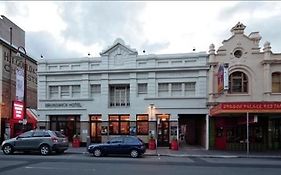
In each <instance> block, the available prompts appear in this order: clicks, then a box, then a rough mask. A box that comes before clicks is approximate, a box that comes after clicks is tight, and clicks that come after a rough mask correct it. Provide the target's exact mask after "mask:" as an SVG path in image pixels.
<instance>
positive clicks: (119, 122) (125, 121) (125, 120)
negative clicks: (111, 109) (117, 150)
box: [109, 115, 130, 135]
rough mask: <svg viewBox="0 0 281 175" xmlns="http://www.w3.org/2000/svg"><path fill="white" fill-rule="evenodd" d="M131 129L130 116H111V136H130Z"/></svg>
mask: <svg viewBox="0 0 281 175" xmlns="http://www.w3.org/2000/svg"><path fill="white" fill-rule="evenodd" d="M129 129H130V116H129V115H111V116H109V134H111V135H128V134H129Z"/></svg>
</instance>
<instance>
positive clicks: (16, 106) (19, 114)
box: [13, 101, 23, 120]
mask: <svg viewBox="0 0 281 175" xmlns="http://www.w3.org/2000/svg"><path fill="white" fill-rule="evenodd" d="M13 113H14V115H13V118H14V119H16V120H22V119H23V102H21V101H14V102H13Z"/></svg>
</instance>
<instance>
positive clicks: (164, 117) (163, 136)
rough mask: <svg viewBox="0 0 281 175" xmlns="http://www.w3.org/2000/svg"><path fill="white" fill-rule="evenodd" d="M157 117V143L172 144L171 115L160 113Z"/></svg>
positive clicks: (160, 144)
mask: <svg viewBox="0 0 281 175" xmlns="http://www.w3.org/2000/svg"><path fill="white" fill-rule="evenodd" d="M156 117H157V131H158V132H157V133H158V135H157V144H158V146H169V144H170V139H169V137H170V135H169V133H170V132H169V128H170V123H169V120H170V115H168V114H160V115H158V114H157V115H156Z"/></svg>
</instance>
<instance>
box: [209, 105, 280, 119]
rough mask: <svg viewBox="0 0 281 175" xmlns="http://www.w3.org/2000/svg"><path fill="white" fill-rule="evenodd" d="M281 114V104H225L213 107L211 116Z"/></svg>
mask: <svg viewBox="0 0 281 175" xmlns="http://www.w3.org/2000/svg"><path fill="white" fill-rule="evenodd" d="M247 112H249V113H266V112H272V113H281V102H232V103H231V102H229V103H228V102H225V103H220V104H219V105H217V106H215V107H213V108H212V109H211V110H210V115H211V116H214V115H219V114H224V113H228V114H230V113H247Z"/></svg>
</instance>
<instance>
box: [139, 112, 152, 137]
mask: <svg viewBox="0 0 281 175" xmlns="http://www.w3.org/2000/svg"><path fill="white" fill-rule="evenodd" d="M148 128H149V123H148V115H147V114H144V115H137V135H148Z"/></svg>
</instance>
